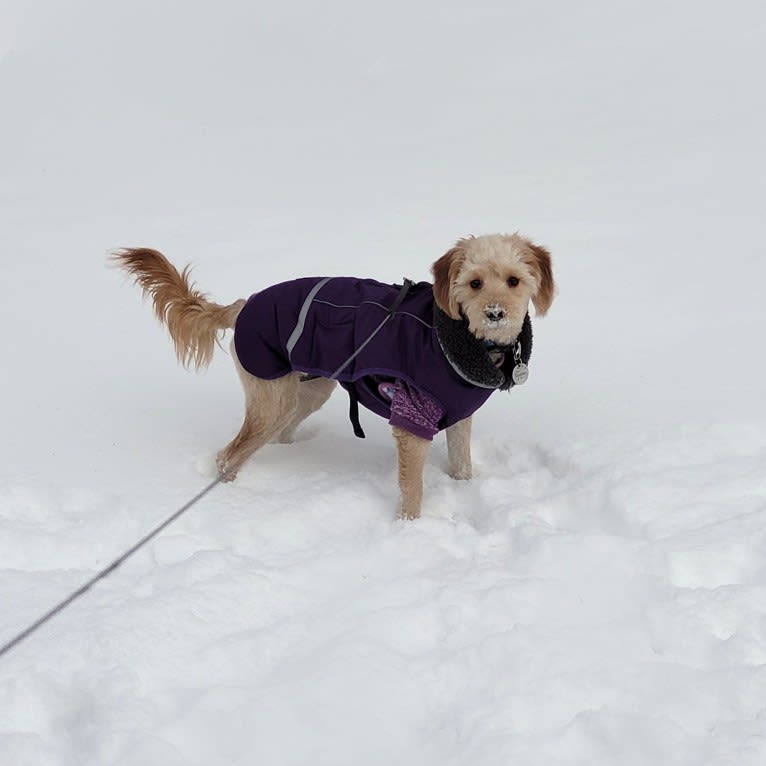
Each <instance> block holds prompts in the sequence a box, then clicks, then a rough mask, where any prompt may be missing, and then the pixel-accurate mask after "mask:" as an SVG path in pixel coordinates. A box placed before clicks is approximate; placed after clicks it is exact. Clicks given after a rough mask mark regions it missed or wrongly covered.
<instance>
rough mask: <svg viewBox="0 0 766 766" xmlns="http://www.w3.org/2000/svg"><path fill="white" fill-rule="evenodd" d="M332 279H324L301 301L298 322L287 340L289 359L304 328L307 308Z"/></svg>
mask: <svg viewBox="0 0 766 766" xmlns="http://www.w3.org/2000/svg"><path fill="white" fill-rule="evenodd" d="M331 279H332V277H325V278H324V279H323V280H321V281H320V282H317V283H316V284H315V285H314V286H313V287H312V288H311V292H310V293H309V294H308V295H307V296H306V300H305V301H303V305H302V306H301V310H300V313H299V314H298V322H297V324H296V325H295V329H294V330H293V331H292V332H291V333H290V337H289V338H288V339H287V346H286V348H287V356H288V357H289V358H292V353H293V349H294V348H295V344H296V343H297V342H298V340H299V339H300V337H301V335H303V328H304V327H305V326H306V317H307V316H308V313H309V308H310V307H311V302H312V301H313V300H314V298H315V297H316V294H317V293H318V292H319V291H320V290H321V289H322V288H323V287H324V286H325V285H326V284H327V283H328V282H329V281H330V280H331Z"/></svg>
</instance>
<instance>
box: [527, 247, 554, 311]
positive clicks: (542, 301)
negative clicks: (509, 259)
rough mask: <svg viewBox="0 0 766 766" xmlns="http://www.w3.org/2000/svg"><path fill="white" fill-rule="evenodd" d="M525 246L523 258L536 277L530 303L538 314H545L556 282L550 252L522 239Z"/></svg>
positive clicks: (551, 299) (551, 301)
mask: <svg viewBox="0 0 766 766" xmlns="http://www.w3.org/2000/svg"><path fill="white" fill-rule="evenodd" d="M524 244H525V245H526V247H527V257H526V258H524V260H525V261H526V263H528V264H529V265H530V266H531V267H532V270H533V271H534V273H535V276H536V277H537V285H538V287H537V292H536V293H535V294H534V295H533V296H532V303H533V304H534V305H535V311H536V312H537V314H538V316H545V314H546V313H547V312H548V309H549V308H550V307H551V303H553V298H554V297H555V295H556V284H555V283H554V281H553V269H552V268H551V254H550V253H549V252H548V251H547V250H546V249H545V248H544V247H540V245H536V244H534V243H533V242H530V241H529V240H528V239H525V240H524Z"/></svg>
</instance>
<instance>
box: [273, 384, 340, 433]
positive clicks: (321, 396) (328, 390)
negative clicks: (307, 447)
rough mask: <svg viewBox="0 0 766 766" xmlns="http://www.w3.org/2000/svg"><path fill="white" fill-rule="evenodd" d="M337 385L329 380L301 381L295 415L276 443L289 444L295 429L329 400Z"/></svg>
mask: <svg viewBox="0 0 766 766" xmlns="http://www.w3.org/2000/svg"><path fill="white" fill-rule="evenodd" d="M336 385H337V383H336V382H335V381H334V380H330V379H329V378H313V379H311V380H302V381H301V383H300V385H299V386H298V404H297V406H296V408H295V414H294V415H293V416H292V418H291V419H290V422H289V423H288V424H287V426H286V427H285V428H284V429H283V430H282V431H281V432H280V433H279V434H278V435H277V438H276V441H278V442H281V443H282V444H289V443H290V442H292V440H293V437H294V436H295V429H296V428H297V427H298V426H299V425H300V424H301V423H302V422H303V421H304V420H305V419H306V418H307V417H308V416H309V415H311V414H312V413H314V412H316V411H317V410H318V409H320V407H321V406H322V405H323V404H324V403H325V402H326V401H327V400H328V399H329V398H330V395H331V394H332V392H333V391H334V390H335V386H336Z"/></svg>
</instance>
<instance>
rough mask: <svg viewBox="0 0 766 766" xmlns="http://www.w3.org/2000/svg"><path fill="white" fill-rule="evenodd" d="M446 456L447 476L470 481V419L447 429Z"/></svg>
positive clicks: (471, 470)
mask: <svg viewBox="0 0 766 766" xmlns="http://www.w3.org/2000/svg"><path fill="white" fill-rule="evenodd" d="M447 456H448V458H449V475H450V476H451V477H452V478H453V479H470V478H471V475H472V472H473V469H472V467H471V418H470V417H468V418H466V419H465V420H461V421H459V422H457V423H455V425H454V426H450V427H449V428H448V429H447Z"/></svg>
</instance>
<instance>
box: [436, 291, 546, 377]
mask: <svg viewBox="0 0 766 766" xmlns="http://www.w3.org/2000/svg"><path fill="white" fill-rule="evenodd" d="M434 327H435V328H436V336H437V338H438V339H439V345H440V346H441V348H442V351H443V352H444V356H445V357H447V361H448V362H449V363H450V364H451V365H452V368H453V369H454V370H455V372H457V374H458V375H460V377H461V378H463V379H464V380H466V381H467V382H468V383H470V384H471V385H474V386H478V387H479V388H499V389H500V390H501V391H507V390H508V389H509V388H511V387H512V386H513V385H514V383H513V379H512V377H511V375H512V373H513V368H514V367H515V366H516V360H515V356H516V354H515V353H514V351H515V350H516V348H517V347H518V349H519V351H520V352H521V361H522V362H524V364H527V362H529V357H530V356H531V355H532V322H531V321H530V319H529V314H527V315H526V316H525V317H524V323H523V324H522V326H521V332H520V333H519V336H518V338H516V340H515V341H514V342H513V343H512V344H511V345H510V346H508V347H507V348H506V349H505V360H504V361H503V363H502V364H501V365H500V366H499V367H497V366H496V365H495V363H494V362H493V361H492V359H491V358H490V356H489V352H488V351H487V349H486V348H485V346H484V342H483V341H481V340H479V339H478V338H476V337H474V335H473V334H472V333H471V332H470V331H469V329H468V321H467V320H466V319H452V318H451V317H449V316H448V315H447V314H446V313H445V312H444V311H442V310H441V309H440V308H439V307H438V306H437V305H436V304H434Z"/></svg>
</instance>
